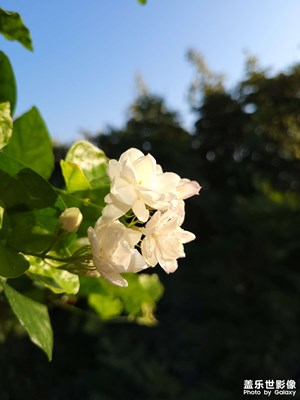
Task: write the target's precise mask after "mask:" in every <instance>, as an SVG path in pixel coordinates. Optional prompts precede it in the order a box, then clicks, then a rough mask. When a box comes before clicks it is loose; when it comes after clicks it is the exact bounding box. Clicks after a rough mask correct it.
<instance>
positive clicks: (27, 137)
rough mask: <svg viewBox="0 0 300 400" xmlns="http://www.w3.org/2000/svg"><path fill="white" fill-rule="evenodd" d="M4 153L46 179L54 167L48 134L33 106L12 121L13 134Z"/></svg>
mask: <svg viewBox="0 0 300 400" xmlns="http://www.w3.org/2000/svg"><path fill="white" fill-rule="evenodd" d="M4 153H6V154H8V155H10V156H13V157H15V158H17V159H18V160H20V161H22V162H23V163H24V164H25V165H27V166H28V167H30V168H32V169H33V170H34V171H36V172H37V173H38V174H40V175H41V176H42V177H43V178H45V179H48V178H49V177H50V175H51V173H52V171H53V169H54V154H53V148H52V143H51V139H50V135H49V133H48V130H47V127H46V125H45V122H44V120H43V118H42V117H41V115H40V113H39V111H38V109H37V108H36V107H33V108H32V109H31V110H29V111H28V112H26V113H25V114H23V115H22V116H21V117H19V118H18V119H16V120H15V121H14V129H13V135H12V137H11V140H10V142H9V144H8V145H7V146H6V147H5V149H4Z"/></svg>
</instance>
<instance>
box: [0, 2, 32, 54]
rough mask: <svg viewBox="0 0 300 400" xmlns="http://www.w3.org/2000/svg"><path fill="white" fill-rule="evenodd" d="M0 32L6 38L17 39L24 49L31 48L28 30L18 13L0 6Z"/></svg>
mask: <svg viewBox="0 0 300 400" xmlns="http://www.w3.org/2000/svg"><path fill="white" fill-rule="evenodd" d="M0 32H1V33H2V35H3V36H4V37H6V39H9V40H17V41H18V42H20V43H21V44H22V45H23V46H24V47H26V49H28V50H33V47H32V42H31V37H30V32H29V30H28V28H27V27H26V26H25V25H24V22H23V20H22V18H21V17H20V15H19V14H18V13H16V12H11V11H5V10H3V9H2V8H0Z"/></svg>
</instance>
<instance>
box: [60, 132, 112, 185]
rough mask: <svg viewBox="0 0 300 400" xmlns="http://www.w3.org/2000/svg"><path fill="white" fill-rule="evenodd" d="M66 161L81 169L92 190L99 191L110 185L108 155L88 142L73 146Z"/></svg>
mask: <svg viewBox="0 0 300 400" xmlns="http://www.w3.org/2000/svg"><path fill="white" fill-rule="evenodd" d="M66 161H67V162H69V163H74V164H77V165H78V166H79V167H80V169H81V171H82V173H83V174H84V176H85V177H86V178H87V180H88V182H89V183H90V185H91V186H92V188H94V189H97V188H102V187H104V186H108V185H109V180H108V176H107V173H106V171H107V165H108V159H107V157H106V155H105V154H104V152H103V151H102V150H100V149H98V147H96V146H94V145H93V144H91V143H89V142H87V141H86V140H80V141H78V142H76V143H74V144H73V146H72V147H71V148H70V150H69V151H68V153H67V156H66ZM78 190H83V189H78Z"/></svg>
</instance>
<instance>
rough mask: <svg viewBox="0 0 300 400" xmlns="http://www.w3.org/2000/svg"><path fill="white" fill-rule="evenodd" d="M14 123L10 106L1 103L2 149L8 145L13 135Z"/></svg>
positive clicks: (0, 139)
mask: <svg viewBox="0 0 300 400" xmlns="http://www.w3.org/2000/svg"><path fill="white" fill-rule="evenodd" d="M12 128H13V122H12V118H11V116H10V104H9V103H8V102H6V103H0V149H2V148H3V147H4V146H6V145H7V143H8V142H9V139H10V137H11V134H12Z"/></svg>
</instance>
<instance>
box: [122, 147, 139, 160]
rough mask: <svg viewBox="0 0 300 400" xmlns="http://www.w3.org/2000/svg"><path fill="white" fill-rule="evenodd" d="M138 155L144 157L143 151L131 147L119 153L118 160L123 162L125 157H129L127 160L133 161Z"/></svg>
mask: <svg viewBox="0 0 300 400" xmlns="http://www.w3.org/2000/svg"><path fill="white" fill-rule="evenodd" d="M140 157H144V153H142V152H141V151H140V150H138V149H135V148H131V149H128V150H127V151H125V152H124V153H123V154H122V155H121V157H120V159H119V161H120V163H123V162H124V161H125V160H127V159H129V160H131V161H135V160H137V159H138V158H140Z"/></svg>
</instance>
